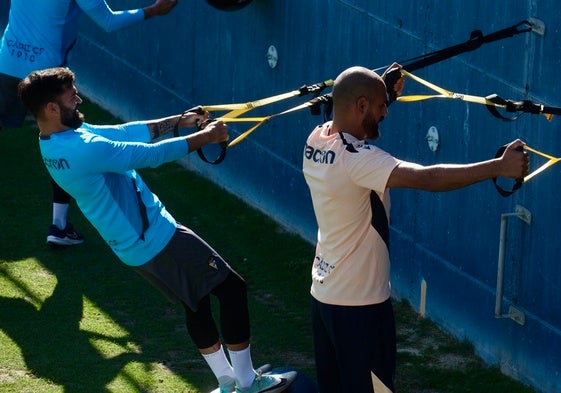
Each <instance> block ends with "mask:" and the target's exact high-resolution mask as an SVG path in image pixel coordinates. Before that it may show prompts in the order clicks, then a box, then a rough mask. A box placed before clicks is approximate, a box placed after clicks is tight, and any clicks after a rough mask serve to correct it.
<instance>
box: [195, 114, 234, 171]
mask: <svg viewBox="0 0 561 393" xmlns="http://www.w3.org/2000/svg"><path fill="white" fill-rule="evenodd" d="M210 122H212V119H207V120H205V121H203V122H201V123H200V124H199V125H198V126H197V129H198V130H202V129H203V128H205V127H206V126H207V125H208V124H209V123H210ZM220 148H221V150H220V154H219V155H218V157H216V159H214V160H209V159H208V158H206V156H205V153H204V152H203V149H202V147H200V148H198V149H197V154H198V155H199V158H200V159H201V160H203V161H204V162H206V163H208V164H212V165H218V164H220V163H221V162H222V161H224V159H225V158H226V150H227V149H228V142H220Z"/></svg>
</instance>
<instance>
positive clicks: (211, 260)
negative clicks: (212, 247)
mask: <svg viewBox="0 0 561 393" xmlns="http://www.w3.org/2000/svg"><path fill="white" fill-rule="evenodd" d="M208 266H210V267H211V268H213V269H214V270H218V265H217V264H216V259H214V257H210V258H209V260H208Z"/></svg>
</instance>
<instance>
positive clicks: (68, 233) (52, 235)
mask: <svg viewBox="0 0 561 393" xmlns="http://www.w3.org/2000/svg"><path fill="white" fill-rule="evenodd" d="M83 242H84V237H83V236H82V235H81V234H79V233H78V232H76V231H75V230H74V227H73V226H72V224H71V223H69V222H67V223H66V228H64V230H61V229H58V227H57V226H56V225H51V226H50V227H49V233H48V234H47V244H48V245H49V246H52V247H56V246H73V245H75V244H80V243H83Z"/></svg>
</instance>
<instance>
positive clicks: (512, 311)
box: [495, 205, 532, 325]
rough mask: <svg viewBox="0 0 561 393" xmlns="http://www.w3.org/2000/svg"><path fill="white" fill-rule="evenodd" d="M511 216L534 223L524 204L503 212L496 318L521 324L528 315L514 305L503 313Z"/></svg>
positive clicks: (527, 222)
mask: <svg viewBox="0 0 561 393" xmlns="http://www.w3.org/2000/svg"><path fill="white" fill-rule="evenodd" d="M509 217H517V218H519V219H520V220H522V221H524V222H525V223H526V224H528V225H531V224H532V214H531V213H530V211H529V210H528V209H526V208H524V207H523V206H520V205H516V207H515V209H514V213H505V214H501V234H500V242H499V261H498V264H497V291H496V298H495V318H510V319H512V320H513V321H515V322H516V323H518V324H520V325H524V324H525V323H526V316H525V315H524V313H523V312H522V311H520V310H518V309H517V308H516V307H514V306H510V307H509V309H508V314H503V313H502V311H501V310H502V302H503V279H504V265H505V248H506V227H507V219H508V218H509Z"/></svg>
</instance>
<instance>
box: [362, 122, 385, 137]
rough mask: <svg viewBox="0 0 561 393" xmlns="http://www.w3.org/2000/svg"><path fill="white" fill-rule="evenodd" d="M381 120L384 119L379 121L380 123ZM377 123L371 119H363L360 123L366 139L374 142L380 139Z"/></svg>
mask: <svg viewBox="0 0 561 393" xmlns="http://www.w3.org/2000/svg"><path fill="white" fill-rule="evenodd" d="M383 119H384V118H381V119H380V121H382V120H383ZM379 123H380V122H377V121H376V120H374V119H373V118H370V119H368V117H365V118H364V120H363V121H362V129H363V130H364V131H365V133H366V139H370V140H373V141H375V140H376V139H378V138H379V137H380V128H379V127H378V125H379Z"/></svg>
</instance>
